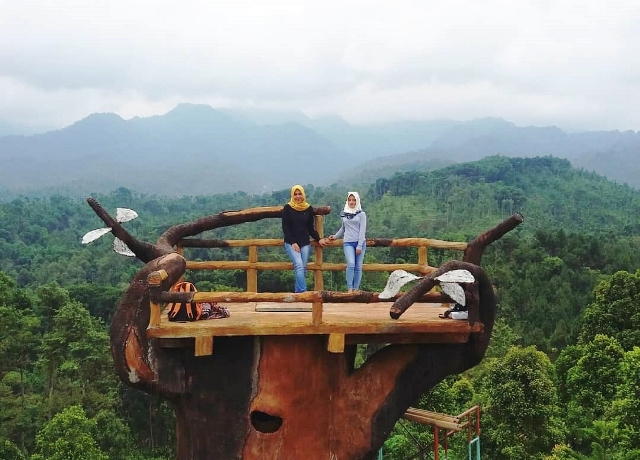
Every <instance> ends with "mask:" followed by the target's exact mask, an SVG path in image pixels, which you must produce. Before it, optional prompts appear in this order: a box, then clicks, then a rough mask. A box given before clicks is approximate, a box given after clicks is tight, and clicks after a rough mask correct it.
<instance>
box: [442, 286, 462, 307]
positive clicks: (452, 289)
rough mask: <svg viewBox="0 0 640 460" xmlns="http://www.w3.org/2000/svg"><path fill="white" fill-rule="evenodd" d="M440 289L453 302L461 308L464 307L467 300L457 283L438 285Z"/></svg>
mask: <svg viewBox="0 0 640 460" xmlns="http://www.w3.org/2000/svg"><path fill="white" fill-rule="evenodd" d="M440 287H441V288H442V290H443V291H444V293H445V294H447V295H448V296H449V297H451V299H452V300H453V301H454V302H456V303H459V304H460V305H462V306H464V305H466V302H467V300H466V297H465V295H464V289H462V286H460V285H459V284H458V283H440Z"/></svg>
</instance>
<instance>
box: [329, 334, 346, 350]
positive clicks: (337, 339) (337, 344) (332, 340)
mask: <svg viewBox="0 0 640 460" xmlns="http://www.w3.org/2000/svg"><path fill="white" fill-rule="evenodd" d="M327 350H328V351H329V352H331V353H344V334H329V341H328V343H327Z"/></svg>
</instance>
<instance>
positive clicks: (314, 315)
mask: <svg viewBox="0 0 640 460" xmlns="http://www.w3.org/2000/svg"><path fill="white" fill-rule="evenodd" d="M311 322H312V323H313V325H314V326H318V325H320V324H321V323H322V295H321V294H320V292H318V291H316V292H314V296H313V302H312V304H311Z"/></svg>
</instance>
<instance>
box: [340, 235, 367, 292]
mask: <svg viewBox="0 0 640 460" xmlns="http://www.w3.org/2000/svg"><path fill="white" fill-rule="evenodd" d="M356 246H358V243H357V242H355V241H354V242H352V243H348V242H345V243H343V244H342V249H343V250H344V258H345V259H346V261H347V289H360V281H362V263H363V262H364V253H365V252H367V245H366V244H364V245H363V246H362V252H361V253H360V254H356Z"/></svg>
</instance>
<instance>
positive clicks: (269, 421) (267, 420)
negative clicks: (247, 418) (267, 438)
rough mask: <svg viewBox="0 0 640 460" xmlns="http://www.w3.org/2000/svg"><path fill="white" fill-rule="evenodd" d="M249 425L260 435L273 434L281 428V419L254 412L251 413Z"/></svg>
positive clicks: (257, 411)
mask: <svg viewBox="0 0 640 460" xmlns="http://www.w3.org/2000/svg"><path fill="white" fill-rule="evenodd" d="M251 425H253V427H254V428H255V429H256V430H257V431H259V432H261V433H275V432H276V431H278V430H279V429H280V427H281V426H282V417H278V416H277V415H270V414H267V413H266V412H261V411H259V410H254V411H253V412H251Z"/></svg>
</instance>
